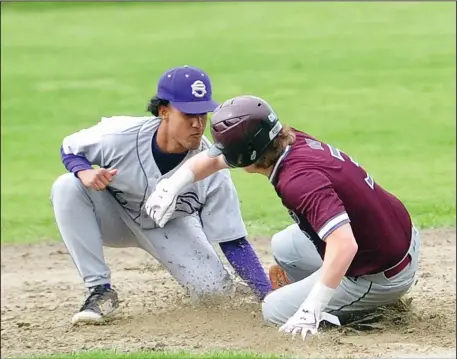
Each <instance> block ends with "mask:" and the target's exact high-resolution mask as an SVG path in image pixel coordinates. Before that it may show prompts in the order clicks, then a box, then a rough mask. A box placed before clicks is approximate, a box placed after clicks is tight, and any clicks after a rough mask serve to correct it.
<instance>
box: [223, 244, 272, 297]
mask: <svg viewBox="0 0 457 359" xmlns="http://www.w3.org/2000/svg"><path fill="white" fill-rule="evenodd" d="M219 245H220V247H221V250H222V252H223V253H224V255H225V256H226V257H227V260H228V261H229V262H230V264H231V265H232V267H233V268H234V269H235V271H236V272H237V274H238V275H239V276H240V277H241V278H242V279H243V280H244V281H245V282H246V283H247V284H248V285H249V287H250V288H251V289H252V290H253V291H254V293H255V294H256V295H257V296H258V297H259V298H260V299H261V300H263V298H265V296H266V295H267V294H268V293H270V292H271V291H272V288H271V283H270V281H269V280H268V277H267V275H266V274H265V271H264V270H263V267H262V264H261V263H260V261H259V258H258V257H257V254H256V253H255V252H254V249H253V248H252V246H251V245H250V244H249V242H248V241H247V240H246V238H244V237H243V238H240V239H236V240H233V241H229V242H222V243H219Z"/></svg>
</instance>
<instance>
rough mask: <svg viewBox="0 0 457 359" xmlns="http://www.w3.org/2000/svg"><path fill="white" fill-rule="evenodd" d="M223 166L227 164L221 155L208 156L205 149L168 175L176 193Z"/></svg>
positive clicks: (226, 166)
mask: <svg viewBox="0 0 457 359" xmlns="http://www.w3.org/2000/svg"><path fill="white" fill-rule="evenodd" d="M224 168H228V165H227V163H226V162H225V161H224V159H223V158H222V156H218V157H209V156H208V155H207V151H203V152H200V153H199V154H197V155H195V156H193V157H191V158H190V159H188V160H187V161H186V162H184V164H183V165H182V166H181V167H180V168H179V169H178V170H177V171H176V172H175V173H174V174H173V175H172V176H171V177H170V180H171V181H172V182H173V188H174V189H175V190H176V193H178V192H181V191H182V190H183V189H184V188H185V187H187V186H188V185H191V184H192V183H194V182H198V181H201V180H202V179H204V178H206V177H208V176H210V175H212V174H213V173H215V172H217V171H219V170H222V169H224Z"/></svg>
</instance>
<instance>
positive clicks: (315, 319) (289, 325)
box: [279, 306, 340, 340]
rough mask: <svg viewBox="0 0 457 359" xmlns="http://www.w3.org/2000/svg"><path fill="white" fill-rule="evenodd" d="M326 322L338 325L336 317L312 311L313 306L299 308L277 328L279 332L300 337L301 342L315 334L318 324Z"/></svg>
mask: <svg viewBox="0 0 457 359" xmlns="http://www.w3.org/2000/svg"><path fill="white" fill-rule="evenodd" d="M323 320H326V321H328V322H330V323H332V324H334V325H338V326H339V325H340V321H339V319H338V317H336V316H334V315H332V314H329V313H325V312H318V311H316V310H315V309H313V306H308V307H307V306H301V307H300V308H299V309H298V311H297V312H296V313H295V314H294V315H293V316H292V317H290V318H289V320H288V321H287V322H286V323H285V324H284V325H283V326H282V327H280V328H279V331H280V332H284V333H291V334H292V336H295V335H296V334H299V335H301V337H302V338H303V340H305V339H306V338H307V337H308V336H311V335H315V334H317V330H318V329H319V324H320V323H321V322H322V321H323Z"/></svg>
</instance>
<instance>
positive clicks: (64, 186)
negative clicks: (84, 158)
mask: <svg viewBox="0 0 457 359" xmlns="http://www.w3.org/2000/svg"><path fill="white" fill-rule="evenodd" d="M80 186H81V182H80V181H79V180H78V179H77V178H76V177H75V176H74V175H73V173H65V174H63V175H61V176H59V177H58V178H57V179H56V180H55V181H54V183H53V184H52V188H51V201H52V202H54V201H55V200H56V199H62V198H69V197H71V195H72V194H73V193H76V192H79V190H80Z"/></svg>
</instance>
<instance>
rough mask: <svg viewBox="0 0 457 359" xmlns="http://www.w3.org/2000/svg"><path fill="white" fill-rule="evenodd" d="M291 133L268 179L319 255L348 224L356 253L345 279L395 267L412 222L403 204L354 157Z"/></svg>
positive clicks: (406, 249) (407, 238)
mask: <svg viewBox="0 0 457 359" xmlns="http://www.w3.org/2000/svg"><path fill="white" fill-rule="evenodd" d="M295 132H296V136H297V137H296V141H295V143H294V144H293V145H291V146H289V147H288V148H287V149H286V151H285V152H284V154H283V156H281V158H280V159H279V161H278V162H277V164H276V165H275V167H274V169H273V171H272V173H271V175H270V180H271V182H272V183H273V185H274V186H275V189H276V192H277V193H278V195H279V197H281V199H282V203H283V204H284V206H285V207H286V208H288V209H289V213H290V214H291V216H292V218H293V219H294V220H295V222H296V223H297V224H298V225H299V226H300V229H301V230H302V231H303V232H304V233H305V234H307V236H308V237H309V238H310V239H311V240H312V241H313V243H314V245H315V246H316V248H317V250H318V252H319V254H320V255H321V257H322V258H323V257H324V254H325V242H324V241H325V239H326V238H327V237H328V236H329V235H330V234H331V233H332V232H333V231H334V230H335V229H337V228H338V227H339V226H341V225H343V224H344V223H350V224H351V228H352V231H353V233H354V236H355V239H356V242H357V244H358V251H357V254H356V255H355V258H354V260H353V262H352V264H351V266H350V267H349V269H348V271H347V273H346V274H347V275H348V276H353V277H357V276H360V275H364V274H372V273H378V272H382V271H384V270H386V269H389V268H391V267H393V266H395V265H396V264H398V263H399V262H400V261H401V260H402V259H403V258H404V256H405V255H406V253H407V251H408V249H409V245H410V241H411V231H412V223H411V218H410V216H409V214H408V211H407V210H406V208H405V206H404V205H403V204H402V203H401V202H400V201H399V200H398V199H397V198H396V197H395V196H394V195H392V194H391V193H389V192H387V191H386V190H384V189H383V188H381V187H380V186H379V185H378V184H377V183H375V182H374V180H373V178H371V176H370V175H369V174H368V173H367V172H366V171H365V170H364V169H363V168H362V167H361V166H360V165H359V164H358V163H357V162H356V161H355V160H354V159H352V158H351V157H349V156H348V155H346V154H344V153H343V152H341V151H339V150H338V149H337V148H335V147H333V146H331V145H329V144H326V143H323V142H321V141H318V140H316V139H315V138H313V137H311V136H309V135H307V134H305V133H303V132H300V131H297V130H295Z"/></svg>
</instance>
